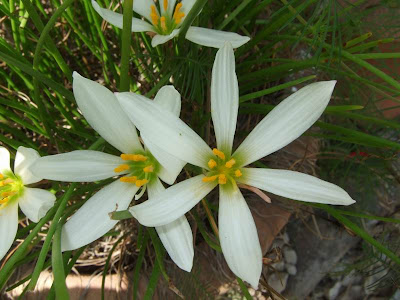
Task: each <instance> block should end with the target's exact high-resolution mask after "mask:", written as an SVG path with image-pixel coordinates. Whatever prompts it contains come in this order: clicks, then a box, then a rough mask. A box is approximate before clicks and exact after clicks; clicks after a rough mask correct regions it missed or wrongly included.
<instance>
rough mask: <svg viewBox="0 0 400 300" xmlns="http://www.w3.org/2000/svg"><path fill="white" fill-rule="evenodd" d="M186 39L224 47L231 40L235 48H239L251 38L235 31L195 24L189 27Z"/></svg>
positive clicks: (209, 45)
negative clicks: (196, 25)
mask: <svg viewBox="0 0 400 300" xmlns="http://www.w3.org/2000/svg"><path fill="white" fill-rule="evenodd" d="M186 39H188V40H189V41H192V42H193V43H196V44H199V45H202V46H206V47H213V48H222V47H223V46H224V44H225V43H226V42H230V43H231V44H232V47H233V48H239V47H240V46H242V45H244V44H246V43H247V42H248V41H249V40H250V38H249V37H247V36H242V35H239V34H237V33H234V32H226V31H221V30H215V29H208V28H202V27H195V26H190V27H189V30H188V31H187V33H186Z"/></svg>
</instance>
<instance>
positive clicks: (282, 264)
mask: <svg viewBox="0 0 400 300" xmlns="http://www.w3.org/2000/svg"><path fill="white" fill-rule="evenodd" d="M271 266H272V267H273V268H274V269H275V270H277V271H284V270H285V262H284V261H283V260H281V261H280V262H277V263H274V264H271Z"/></svg>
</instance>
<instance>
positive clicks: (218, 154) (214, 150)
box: [212, 148, 225, 160]
mask: <svg viewBox="0 0 400 300" xmlns="http://www.w3.org/2000/svg"><path fill="white" fill-rule="evenodd" d="M212 151H213V153H214V154H215V155H216V156H218V157H219V158H220V159H222V160H225V154H224V152H222V151H220V150H218V149H217V148H214V149H213V150H212Z"/></svg>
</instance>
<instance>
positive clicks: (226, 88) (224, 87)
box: [211, 43, 239, 155]
mask: <svg viewBox="0 0 400 300" xmlns="http://www.w3.org/2000/svg"><path fill="white" fill-rule="evenodd" d="M238 109H239V86H238V82H237V77H236V73H235V55H234V54H233V49H232V45H231V44H230V43H225V45H224V47H222V48H221V49H220V50H218V52H217V55H216V57H215V61H214V66H213V69H212V77H211V117H212V120H213V124H214V130H215V136H216V139H217V148H218V149H220V150H222V151H224V152H225V153H228V155H230V154H231V152H232V145H233V137H234V136H235V130H236V120H237V114H238Z"/></svg>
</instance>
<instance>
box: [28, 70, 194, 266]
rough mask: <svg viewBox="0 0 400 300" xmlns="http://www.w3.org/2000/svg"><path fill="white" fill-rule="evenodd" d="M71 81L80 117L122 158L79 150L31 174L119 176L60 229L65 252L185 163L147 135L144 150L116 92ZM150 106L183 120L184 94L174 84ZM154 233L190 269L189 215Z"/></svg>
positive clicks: (152, 192) (84, 178)
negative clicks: (153, 105)
mask: <svg viewBox="0 0 400 300" xmlns="http://www.w3.org/2000/svg"><path fill="white" fill-rule="evenodd" d="M73 77H74V80H73V91H74V95H75V99H76V101H77V104H78V106H79V109H80V110H81V112H82V114H83V115H84V117H85V118H86V120H87V121H88V123H89V124H90V125H91V126H92V127H93V128H94V129H95V130H96V131H97V132H98V133H99V134H100V135H101V136H102V137H103V138H104V139H105V140H106V141H107V142H109V143H110V144H111V145H113V146H114V147H115V148H117V149H118V150H120V151H121V152H122V153H123V154H121V155H120V156H115V155H111V154H106V153H103V152H100V151H91V150H77V151H72V152H69V153H64V154H57V155H51V156H46V157H42V158H40V159H38V160H37V161H36V162H35V163H34V164H33V165H32V166H31V168H30V170H31V171H32V172H33V173H34V174H35V175H36V176H40V177H42V178H46V179H51V180H59V181H70V182H93V181H98V180H102V179H106V178H110V177H114V176H120V175H121V177H120V178H119V180H116V181H114V182H113V183H111V184H109V185H107V186H105V187H104V188H102V189H101V190H100V191H99V192H97V193H96V194H95V195H94V196H92V197H91V198H90V199H88V200H87V201H86V202H85V203H84V204H83V206H82V207H81V208H79V209H78V211H77V212H76V213H75V214H74V215H73V216H72V217H71V218H70V219H69V220H68V221H67V222H66V224H65V225H64V226H63V229H62V241H61V247H62V250H63V251H66V250H73V249H77V248H80V247H82V246H84V245H87V244H89V243H91V242H93V241H94V240H96V239H98V238H100V237H101V236H103V235H104V234H105V233H107V232H108V231H109V230H110V229H112V228H113V227H114V225H115V224H116V223H117V221H116V220H112V219H110V217H109V213H110V212H113V211H115V210H117V211H121V210H126V209H127V208H128V206H129V204H130V203H131V200H132V199H133V197H134V196H135V194H136V193H138V191H139V189H140V188H141V189H142V190H141V191H140V192H139V194H138V195H136V197H137V198H138V196H141V195H142V194H143V193H144V191H145V189H146V187H147V191H148V194H149V196H151V197H156V196H157V194H158V193H160V192H161V191H163V190H164V189H165V188H164V186H163V185H162V183H161V182H160V180H159V179H158V177H159V178H161V179H162V180H163V181H164V182H166V183H168V184H172V183H174V181H175V179H176V177H177V176H178V174H179V173H180V171H181V170H182V168H183V166H184V164H185V163H184V162H183V161H182V160H180V159H177V158H175V157H174V156H171V155H169V154H168V153H166V152H164V151H163V150H162V149H160V148H159V147H157V146H156V145H154V144H153V143H151V142H150V141H148V140H147V139H146V137H145V136H144V135H142V138H143V140H144V143H145V146H146V147H147V148H146V149H143V147H142V146H141V144H140V141H139V138H138V136H137V132H136V128H135V126H134V125H133V124H132V122H131V121H130V120H129V119H128V117H127V116H126V115H125V113H124V112H123V110H122V108H121V107H120V105H119V103H118V101H117V99H116V97H115V96H114V94H113V93H112V92H111V91H109V90H108V89H107V88H105V87H103V86H101V85H100V84H98V83H96V82H94V81H91V80H89V79H86V78H84V77H82V76H81V75H79V74H78V73H76V72H74V74H73ZM138 97H140V96H138ZM152 103H154V104H155V105H156V106H157V108H158V109H161V110H164V111H169V112H170V113H172V114H174V115H175V116H176V117H179V114H180V108H181V100H180V95H179V93H178V92H177V91H176V90H175V89H174V88H173V87H172V86H165V87H163V88H162V89H160V91H159V92H158V93H157V95H156V97H155V99H154V101H152ZM149 150H150V151H149ZM156 230H157V232H158V234H159V236H160V239H161V241H162V242H163V244H164V246H165V248H166V250H167V251H168V254H169V255H170V257H171V258H172V260H173V261H174V262H175V263H176V264H177V265H178V266H179V267H180V268H182V269H184V270H186V271H190V270H191V268H192V264H193V255H194V250H193V238H192V231H191V229H190V225H189V223H188V221H187V219H186V217H182V218H179V219H176V220H174V221H172V222H170V223H168V224H167V223H166V224H163V225H162V226H157V227H156Z"/></svg>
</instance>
